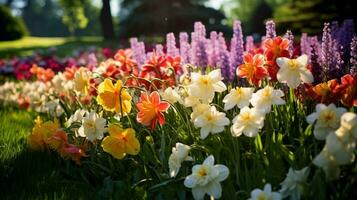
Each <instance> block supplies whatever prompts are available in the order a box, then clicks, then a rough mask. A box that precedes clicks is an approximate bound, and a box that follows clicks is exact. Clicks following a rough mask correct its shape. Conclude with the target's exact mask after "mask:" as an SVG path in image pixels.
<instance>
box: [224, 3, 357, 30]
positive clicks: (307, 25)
mask: <svg viewBox="0 0 357 200" xmlns="http://www.w3.org/2000/svg"><path fill="white" fill-rule="evenodd" d="M226 1H227V4H225V5H223V8H222V9H223V10H224V11H225V12H226V13H227V14H228V16H229V18H230V20H228V23H229V24H230V23H231V21H232V20H233V19H239V20H241V21H242V26H243V31H244V32H245V34H253V33H258V34H260V35H264V34H265V33H264V31H265V26H264V23H265V21H266V20H267V19H271V18H272V19H274V21H275V22H276V23H277V28H278V30H277V31H278V33H279V34H283V33H285V31H286V30H287V29H289V30H292V31H293V32H295V33H301V32H306V33H310V34H316V33H320V32H321V30H322V28H323V24H324V22H329V21H334V20H337V21H340V22H341V21H343V20H344V19H349V18H352V19H354V20H355V21H356V20H357V17H356V15H357V12H355V8H354V7H353V5H354V4H353V3H352V2H353V0H226Z"/></svg>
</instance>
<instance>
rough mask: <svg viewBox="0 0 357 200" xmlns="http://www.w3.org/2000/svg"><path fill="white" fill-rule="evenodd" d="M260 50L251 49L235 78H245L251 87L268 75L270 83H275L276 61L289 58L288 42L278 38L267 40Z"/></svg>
mask: <svg viewBox="0 0 357 200" xmlns="http://www.w3.org/2000/svg"><path fill="white" fill-rule="evenodd" d="M262 47H263V49H262V48H257V49H252V50H250V51H249V52H248V53H246V54H245V55H244V63H243V64H242V65H240V66H238V68H237V76H239V77H241V78H246V79H247V80H248V82H249V83H250V84H252V85H255V86H259V85H260V82H261V80H262V79H264V78H265V77H266V76H267V75H269V77H270V80H271V81H277V78H276V74H277V73H278V71H279V66H278V65H277V64H276V59H277V58H279V57H290V55H289V51H288V48H289V40H287V39H284V38H282V37H280V36H278V37H275V38H274V39H271V38H268V39H266V40H265V41H263V43H262Z"/></svg>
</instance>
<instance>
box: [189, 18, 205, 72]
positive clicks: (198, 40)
mask: <svg viewBox="0 0 357 200" xmlns="http://www.w3.org/2000/svg"><path fill="white" fill-rule="evenodd" d="M194 29H195V31H194V32H193V33H192V57H191V62H192V64H194V65H197V66H199V67H202V69H203V71H204V70H205V69H206V66H207V64H208V59H207V52H206V28H205V26H204V25H203V24H202V23H201V22H195V25H194Z"/></svg>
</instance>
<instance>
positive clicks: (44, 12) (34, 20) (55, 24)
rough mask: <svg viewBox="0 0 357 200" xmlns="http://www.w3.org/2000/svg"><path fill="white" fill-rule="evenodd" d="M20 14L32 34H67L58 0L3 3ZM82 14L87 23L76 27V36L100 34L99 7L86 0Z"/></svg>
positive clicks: (24, 0)
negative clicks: (82, 27)
mask: <svg viewBox="0 0 357 200" xmlns="http://www.w3.org/2000/svg"><path fill="white" fill-rule="evenodd" d="M4 5H6V6H7V7H9V8H11V9H12V10H13V11H14V12H15V13H17V14H18V15H19V16H21V17H22V18H23V20H24V22H25V24H26V26H27V29H28V30H29V32H30V35H32V36H41V37H63V36H69V35H70V33H69V30H68V29H67V27H66V25H65V24H64V23H63V22H62V16H63V14H64V11H63V8H62V7H61V5H60V4H59V0H10V1H9V0H8V1H6V3H4ZM83 10H84V15H85V16H86V17H87V18H88V25H87V27H86V28H84V29H77V30H76V31H75V35H77V36H94V35H96V36H97V35H100V34H101V33H100V23H99V18H98V16H99V10H100V8H98V7H96V6H95V5H93V4H92V1H88V2H87V3H85V4H83Z"/></svg>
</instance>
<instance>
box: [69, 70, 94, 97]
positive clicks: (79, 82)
mask: <svg viewBox="0 0 357 200" xmlns="http://www.w3.org/2000/svg"><path fill="white" fill-rule="evenodd" d="M90 76H91V73H90V71H89V70H88V69H87V68H84V67H81V68H79V70H78V71H77V72H76V73H75V74H74V80H73V82H74V89H75V90H76V91H77V92H82V93H84V94H87V93H88V89H89V80H90Z"/></svg>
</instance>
